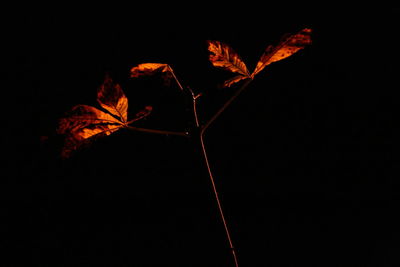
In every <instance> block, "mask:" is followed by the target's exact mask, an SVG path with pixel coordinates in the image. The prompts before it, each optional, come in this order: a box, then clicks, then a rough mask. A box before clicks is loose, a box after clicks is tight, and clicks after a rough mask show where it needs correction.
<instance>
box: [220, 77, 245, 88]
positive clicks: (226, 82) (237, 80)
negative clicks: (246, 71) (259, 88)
mask: <svg viewBox="0 0 400 267" xmlns="http://www.w3.org/2000/svg"><path fill="white" fill-rule="evenodd" d="M248 78H249V77H248V76H243V75H237V76H235V77H233V78H231V79H228V80H226V81H225V82H224V83H223V86H224V87H230V86H231V85H232V84H234V83H237V82H240V81H241V80H244V79H248Z"/></svg>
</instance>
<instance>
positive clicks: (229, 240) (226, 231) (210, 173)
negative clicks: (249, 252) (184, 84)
mask: <svg viewBox="0 0 400 267" xmlns="http://www.w3.org/2000/svg"><path fill="white" fill-rule="evenodd" d="M188 89H189V90H190V92H191V94H192V99H193V102H192V103H193V116H194V120H195V123H196V128H197V129H200V123H199V118H198V115H197V108H196V105H197V102H196V99H197V98H198V96H199V95H197V96H195V95H194V93H193V91H192V90H191V89H190V88H188ZM198 133H199V137H200V145H201V150H202V154H203V157H204V161H205V163H206V167H207V171H208V176H209V177H210V180H211V185H212V189H213V193H214V196H215V200H216V201H217V205H218V211H219V215H220V217H221V220H222V223H223V225H224V229H225V234H226V237H227V239H228V243H229V247H230V249H231V251H232V256H233V260H234V262H235V267H239V263H238V259H237V256H236V251H235V247H234V246H233V242H232V238H231V234H230V232H229V228H228V224H227V222H226V219H225V215H224V211H223V209H222V205H221V201H220V200H219V194H218V190H217V187H216V185H215V181H214V177H213V174H212V171H211V167H210V162H209V161H208V156H207V151H206V147H205V145H204V140H203V136H204V131H203V130H201V131H200V132H198Z"/></svg>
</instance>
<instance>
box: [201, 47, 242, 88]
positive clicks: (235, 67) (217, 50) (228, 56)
mask: <svg viewBox="0 0 400 267" xmlns="http://www.w3.org/2000/svg"><path fill="white" fill-rule="evenodd" d="M208 51H210V53H211V54H210V57H209V59H210V61H211V63H212V64H213V66H214V67H217V68H222V69H224V70H228V71H231V72H234V73H238V74H239V75H238V76H235V77H233V78H231V79H229V80H227V81H225V82H224V84H223V86H224V87H230V86H231V85H232V84H234V83H237V82H239V81H241V80H243V79H247V78H250V73H249V71H248V69H247V67H246V64H245V63H244V62H243V61H242V59H241V58H240V56H239V55H238V54H237V53H236V52H235V51H234V50H233V49H232V48H231V47H229V46H228V45H227V44H224V43H221V42H219V41H208Z"/></svg>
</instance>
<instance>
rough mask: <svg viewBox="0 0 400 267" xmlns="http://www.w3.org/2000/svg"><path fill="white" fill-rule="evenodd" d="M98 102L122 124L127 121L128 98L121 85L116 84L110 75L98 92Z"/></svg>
mask: <svg viewBox="0 0 400 267" xmlns="http://www.w3.org/2000/svg"><path fill="white" fill-rule="evenodd" d="M97 102H99V104H100V105H101V106H102V107H103V108H104V109H106V110H107V111H108V112H110V113H111V114H113V115H114V116H117V117H118V118H119V119H120V120H121V121H122V122H126V121H127V119H128V98H126V96H125V94H124V92H123V91H122V89H121V87H120V86H119V84H116V83H114V82H113V81H112V79H111V77H110V76H108V75H107V76H106V78H105V80H104V83H103V84H102V85H101V86H100V87H99V90H98V91H97Z"/></svg>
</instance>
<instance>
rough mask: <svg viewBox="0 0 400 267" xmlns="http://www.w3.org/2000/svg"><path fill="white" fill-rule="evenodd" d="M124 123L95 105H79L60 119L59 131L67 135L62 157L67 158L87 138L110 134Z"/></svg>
mask: <svg viewBox="0 0 400 267" xmlns="http://www.w3.org/2000/svg"><path fill="white" fill-rule="evenodd" d="M122 126H123V123H122V122H121V121H119V120H118V119H116V118H114V117H113V116H111V115H110V114H107V113H105V112H103V111H101V110H99V109H97V108H95V107H91V106H87V105H77V106H75V107H73V109H72V111H71V112H70V115H69V116H68V117H65V118H63V119H61V120H60V123H59V128H58V130H57V131H58V133H59V134H64V135H66V139H65V144H64V147H63V150H62V153H61V155H62V157H64V158H67V157H69V155H70V154H71V152H72V151H74V150H76V149H77V148H79V147H80V146H81V145H83V144H84V143H86V140H88V139H91V138H94V137H100V136H104V135H110V134H111V133H113V132H115V131H117V130H118V129H119V128H121V127H122Z"/></svg>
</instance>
